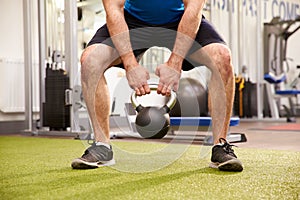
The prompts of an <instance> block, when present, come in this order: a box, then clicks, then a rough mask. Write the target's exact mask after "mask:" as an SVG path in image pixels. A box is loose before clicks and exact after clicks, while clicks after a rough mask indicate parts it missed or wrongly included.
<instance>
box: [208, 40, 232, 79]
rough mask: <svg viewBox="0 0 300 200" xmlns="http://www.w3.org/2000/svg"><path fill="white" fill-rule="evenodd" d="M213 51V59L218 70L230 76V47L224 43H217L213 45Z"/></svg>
mask: <svg viewBox="0 0 300 200" xmlns="http://www.w3.org/2000/svg"><path fill="white" fill-rule="evenodd" d="M214 52H215V54H214V56H213V60H214V62H215V63H217V65H218V67H219V71H220V72H221V73H223V75H224V76H226V77H228V78H229V77H232V76H233V66H232V60H231V51H230V49H229V48H228V47H227V46H226V45H223V44H219V45H216V46H215V48H214Z"/></svg>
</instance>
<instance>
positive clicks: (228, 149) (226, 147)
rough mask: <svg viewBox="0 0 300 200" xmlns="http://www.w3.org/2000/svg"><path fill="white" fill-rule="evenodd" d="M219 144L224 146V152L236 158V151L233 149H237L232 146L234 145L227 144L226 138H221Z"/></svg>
mask: <svg viewBox="0 0 300 200" xmlns="http://www.w3.org/2000/svg"><path fill="white" fill-rule="evenodd" d="M219 142H220V143H221V144H222V148H223V149H224V151H225V152H226V153H227V154H230V155H232V156H234V157H236V155H235V154H234V150H233V149H232V147H237V146H235V145H232V144H229V143H228V142H227V140H225V139H224V138H220V139H219Z"/></svg>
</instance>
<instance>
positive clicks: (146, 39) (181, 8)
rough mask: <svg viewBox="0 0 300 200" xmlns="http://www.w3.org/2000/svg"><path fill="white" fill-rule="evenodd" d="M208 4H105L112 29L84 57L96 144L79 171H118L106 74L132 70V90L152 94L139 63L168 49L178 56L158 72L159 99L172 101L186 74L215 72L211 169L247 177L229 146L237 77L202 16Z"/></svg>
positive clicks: (183, 0) (146, 0)
mask: <svg viewBox="0 0 300 200" xmlns="http://www.w3.org/2000/svg"><path fill="white" fill-rule="evenodd" d="M204 4H205V0H168V1H161V0H151V1H150V0H103V5H104V8H105V11H106V22H107V23H106V25H104V26H103V27H101V28H100V29H98V31H97V32H96V34H95V35H94V37H93V38H92V40H91V41H90V42H89V44H88V47H87V48H86V49H85V50H84V52H83V54H82V57H81V81H82V89H83V96H84V99H85V102H86V104H87V108H88V112H89V115H90V118H91V122H92V125H93V130H94V134H95V142H94V144H93V145H92V146H91V147H89V148H88V149H87V150H86V151H85V153H84V154H83V155H82V157H81V158H77V159H75V160H74V161H73V162H72V167H73V168H75V169H82V168H83V169H86V168H96V167H99V166H103V165H113V164H114V163H115V162H114V159H113V152H112V148H111V146H110V145H109V142H110V141H109V138H110V137H109V111H110V102H109V93H108V88H107V84H106V80H105V77H104V72H105V70H106V69H108V68H109V67H111V66H120V67H123V68H124V69H125V70H126V77H127V80H128V83H129V86H130V87H131V88H132V89H134V90H135V92H136V94H137V95H145V94H148V93H150V89H149V85H148V83H147V80H148V79H149V73H148V71H147V70H146V68H144V67H143V66H141V65H140V64H139V63H138V60H139V58H140V57H141V55H142V54H143V53H144V52H145V51H146V50H147V49H148V48H150V47H151V46H154V45H156V46H165V47H167V48H169V49H170V50H171V51H172V53H171V55H170V57H169V59H168V61H167V62H165V63H163V64H161V65H159V66H157V68H156V75H158V77H159V84H158V88H157V93H158V94H162V95H167V96H168V95H170V92H171V90H174V91H176V90H177V89H178V82H179V79H180V75H181V70H185V71H186V70H190V69H192V68H194V66H197V65H198V66H199V65H200V64H204V65H206V66H207V67H208V68H209V69H210V70H211V72H212V75H211V81H210V84H209V91H211V92H210V105H211V106H210V107H211V109H210V112H211V116H212V125H213V127H212V129H213V136H214V144H215V145H214V147H213V148H212V157H211V163H210V167H212V168H218V169H219V170H224V171H242V170H243V166H242V163H241V162H240V161H239V160H238V159H237V157H236V155H235V154H234V152H233V150H232V148H231V146H232V145H230V144H229V143H227V141H226V140H225V138H226V135H227V131H228V127H229V122H230V116H231V110H232V105H233V97H234V76H233V67H232V64H231V55H230V50H229V49H228V48H227V46H226V45H225V44H224V41H223V40H222V38H221V37H220V36H219V34H218V33H217V32H216V31H215V30H214V28H213V27H212V26H211V25H210V24H209V23H208V21H207V20H206V19H205V18H204V17H203V16H202V9H203V7H204Z"/></svg>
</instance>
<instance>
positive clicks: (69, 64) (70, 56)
mask: <svg viewBox="0 0 300 200" xmlns="http://www.w3.org/2000/svg"><path fill="white" fill-rule="evenodd" d="M64 14H65V64H66V70H67V72H68V74H69V77H70V88H71V89H72V88H73V86H74V80H75V77H76V74H77V73H76V72H77V71H78V70H77V67H78V58H77V57H78V55H77V48H78V47H77V1H76V0H65V10H64ZM73 109H74V106H73V108H72V109H71V111H70V112H71V113H70V120H71V122H70V123H71V130H72V131H73V130H76V127H75V123H74V116H73V113H74V112H73Z"/></svg>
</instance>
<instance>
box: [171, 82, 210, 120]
mask: <svg viewBox="0 0 300 200" xmlns="http://www.w3.org/2000/svg"><path fill="white" fill-rule="evenodd" d="M176 95H177V97H176V103H175V106H174V108H173V109H172V110H171V111H170V116H171V117H193V116H197V117H199V116H207V115H208V93H207V91H206V89H205V88H204V87H203V86H202V84H201V83H200V82H199V81H197V80H196V79H193V78H181V79H180V81H179V88H178V91H177V92H176ZM191 105H192V106H191Z"/></svg>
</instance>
